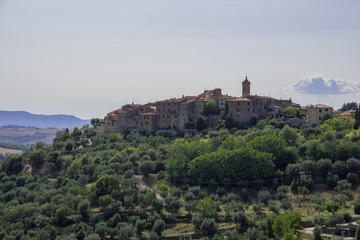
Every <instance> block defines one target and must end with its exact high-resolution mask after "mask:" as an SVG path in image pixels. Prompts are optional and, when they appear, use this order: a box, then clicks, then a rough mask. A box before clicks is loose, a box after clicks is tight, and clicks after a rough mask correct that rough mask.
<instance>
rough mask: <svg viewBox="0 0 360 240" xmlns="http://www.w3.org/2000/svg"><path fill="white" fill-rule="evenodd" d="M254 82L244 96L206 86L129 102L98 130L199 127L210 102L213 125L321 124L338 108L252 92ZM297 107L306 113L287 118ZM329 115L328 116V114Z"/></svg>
mask: <svg viewBox="0 0 360 240" xmlns="http://www.w3.org/2000/svg"><path fill="white" fill-rule="evenodd" d="M250 89H251V82H250V81H249V80H248V78H247V76H246V77H245V80H244V81H243V82H242V96H241V97H233V96H229V95H228V94H225V95H224V94H223V93H222V91H221V89H220V88H215V89H213V90H205V91H204V92H203V93H201V94H199V95H198V96H182V97H181V98H171V99H166V100H161V101H157V102H152V103H147V104H143V105H141V104H134V103H132V104H127V105H124V106H122V107H121V108H119V109H117V110H114V111H112V112H110V113H108V114H107V115H106V116H105V118H104V123H103V124H101V125H100V126H98V127H97V128H96V129H95V131H96V132H97V134H105V133H124V132H125V131H129V130H132V129H138V130H139V131H141V132H143V133H146V134H149V133H151V132H154V131H169V130H171V131H173V130H179V129H181V130H185V129H195V122H196V119H197V118H198V117H199V116H201V115H204V110H205V108H206V106H207V104H208V103H209V102H210V101H212V103H216V107H217V111H216V112H215V113H214V112H212V114H209V115H207V119H206V122H207V126H208V127H209V128H211V129H214V128H216V126H217V125H218V124H219V122H221V120H222V119H225V118H224V117H226V118H228V119H231V121H232V122H233V126H234V127H236V128H239V127H240V128H241V127H242V126H246V124H249V123H250V122H256V121H259V120H263V119H267V120H271V119H275V120H284V121H286V122H285V123H287V124H299V125H302V124H320V123H321V122H322V121H323V119H324V117H329V116H330V117H331V116H332V115H333V114H335V113H336V111H333V108H332V107H330V106H326V105H322V104H318V105H309V106H300V105H299V104H297V103H294V102H292V100H291V98H290V99H286V100H284V99H276V98H273V97H267V96H257V95H252V94H251V91H250ZM289 107H290V109H292V110H295V111H297V112H301V113H302V114H303V115H298V116H297V117H296V118H284V114H282V113H284V112H285V111H286V110H289ZM326 115H327V116H326Z"/></svg>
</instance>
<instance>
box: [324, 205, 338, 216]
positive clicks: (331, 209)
mask: <svg viewBox="0 0 360 240" xmlns="http://www.w3.org/2000/svg"><path fill="white" fill-rule="evenodd" d="M339 208H340V204H339V203H338V202H332V203H328V204H326V210H327V211H328V212H331V213H332V214H333V215H334V214H335V212H337V211H338V210H339Z"/></svg>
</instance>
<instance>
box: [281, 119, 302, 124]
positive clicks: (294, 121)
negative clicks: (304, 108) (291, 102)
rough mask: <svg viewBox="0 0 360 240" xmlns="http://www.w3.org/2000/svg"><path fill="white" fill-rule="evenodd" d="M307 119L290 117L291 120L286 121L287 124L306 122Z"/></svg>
mask: <svg viewBox="0 0 360 240" xmlns="http://www.w3.org/2000/svg"><path fill="white" fill-rule="evenodd" d="M305 123H306V121H305V120H304V119H299V118H290V119H289V120H286V121H285V124H305Z"/></svg>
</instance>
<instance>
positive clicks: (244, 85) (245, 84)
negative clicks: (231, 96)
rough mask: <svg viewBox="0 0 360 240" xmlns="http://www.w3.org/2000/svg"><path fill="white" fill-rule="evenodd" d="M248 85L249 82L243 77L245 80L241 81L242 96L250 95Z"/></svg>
mask: <svg viewBox="0 0 360 240" xmlns="http://www.w3.org/2000/svg"><path fill="white" fill-rule="evenodd" d="M250 85H251V82H250V81H249V80H248V79H247V76H246V77H245V80H244V81H243V82H242V97H244V98H246V97H248V96H250Z"/></svg>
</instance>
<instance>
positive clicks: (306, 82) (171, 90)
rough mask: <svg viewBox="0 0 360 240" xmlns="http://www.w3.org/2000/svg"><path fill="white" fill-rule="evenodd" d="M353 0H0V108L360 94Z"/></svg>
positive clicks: (314, 100)
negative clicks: (210, 92)
mask: <svg viewBox="0 0 360 240" xmlns="http://www.w3.org/2000/svg"><path fill="white" fill-rule="evenodd" d="M359 43H360V1H358V0H343V1H338V0H301V1H300V0H294V1H289V0H216V1H215V0H151V1H149V0H135V1H134V0H122V1H119V0H107V1H99V0H97V1H94V0H77V1H72V0H61V1H49V0H32V1H28V0H0V110H10V111H15V110H16V111H18V110H23V111H28V112H31V113H36V114H71V115H75V116H77V117H80V118H83V119H90V118H93V117H99V118H102V117H104V116H105V115H106V113H108V112H110V111H112V110H114V109H118V108H120V107H121V106H122V105H124V104H127V103H131V102H134V103H140V104H143V103H147V102H152V101H156V100H162V99H167V98H172V97H181V96H182V95H197V94H200V93H202V92H203V91H204V89H214V88H222V91H223V93H224V94H229V95H232V96H241V82H242V81H243V80H244V78H245V76H246V75H247V76H248V79H249V80H250V81H251V83H252V85H251V94H254V95H255V94H256V95H266V96H272V97H276V98H282V99H288V98H291V99H292V100H293V102H296V103H300V104H302V105H306V104H318V103H322V104H327V105H330V106H333V107H334V108H335V109H336V108H339V107H340V106H341V105H342V104H343V103H344V102H352V101H355V102H359V101H360V99H359V98H360V44H359Z"/></svg>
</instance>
